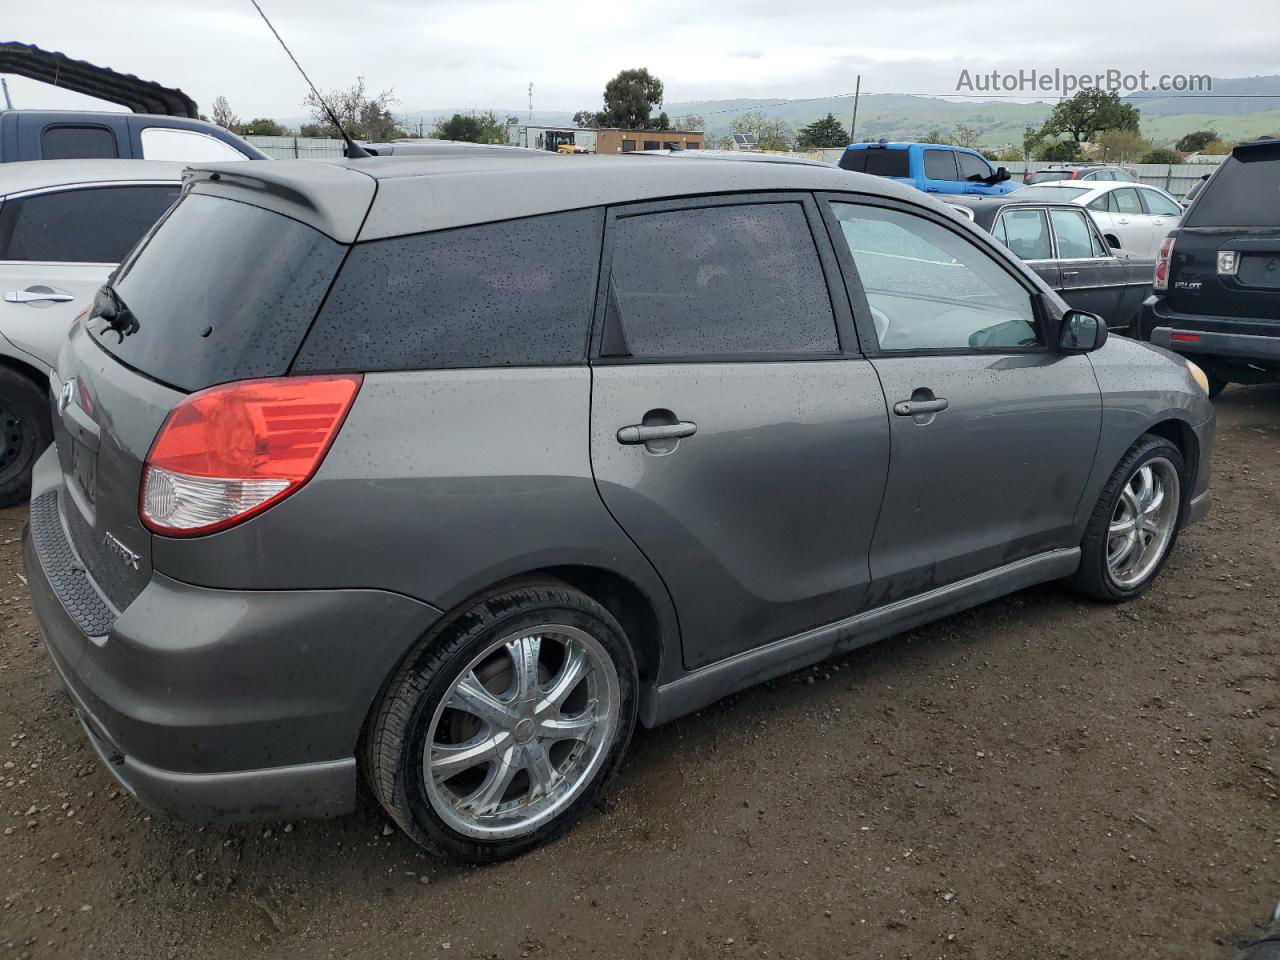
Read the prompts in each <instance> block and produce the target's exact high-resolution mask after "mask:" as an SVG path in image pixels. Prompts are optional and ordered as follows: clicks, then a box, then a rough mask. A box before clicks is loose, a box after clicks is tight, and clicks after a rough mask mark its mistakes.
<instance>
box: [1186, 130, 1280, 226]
mask: <svg viewBox="0 0 1280 960" xmlns="http://www.w3.org/2000/svg"><path fill="white" fill-rule="evenodd" d="M1186 225H1187V226H1189V227H1273V228H1276V227H1280V141H1277V143H1276V145H1275V146H1274V147H1271V146H1266V147H1254V148H1251V149H1247V150H1240V151H1238V152H1237V153H1236V154H1234V155H1232V156H1230V157H1228V158H1227V159H1226V160H1225V161H1223V164H1222V167H1221V169H1219V170H1218V172H1217V173H1215V174H1214V175H1213V178H1212V179H1210V180H1208V181H1206V182H1205V185H1204V187H1203V188H1201V190H1200V195H1199V196H1198V197H1197V199H1196V203H1195V206H1194V207H1192V209H1191V211H1190V213H1189V214H1188V216H1187V220H1186Z"/></svg>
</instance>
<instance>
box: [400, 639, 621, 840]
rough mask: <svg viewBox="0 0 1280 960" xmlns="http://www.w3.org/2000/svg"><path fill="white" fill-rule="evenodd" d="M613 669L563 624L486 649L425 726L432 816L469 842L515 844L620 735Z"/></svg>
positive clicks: (554, 809)
mask: <svg viewBox="0 0 1280 960" xmlns="http://www.w3.org/2000/svg"><path fill="white" fill-rule="evenodd" d="M620 702H621V694H620V688H619V681H618V671H617V669H616V668H615V667H614V664H613V660H612V659H611V658H610V656H609V654H608V652H607V651H606V650H605V648H604V646H603V645H602V644H601V643H600V641H599V640H597V639H596V638H595V637H593V636H591V635H590V634H589V633H586V632H585V631H583V630H580V629H578V628H576V627H571V626H568V625H565V624H543V625H540V626H535V627H526V628H524V629H521V630H520V631H518V632H516V633H512V634H509V635H507V636H505V637H503V638H501V639H500V640H497V641H495V642H494V643H492V644H490V645H489V646H488V647H487V648H485V650H484V651H483V652H481V653H480V655H479V656H477V657H476V658H475V659H473V660H472V661H471V663H469V664H468V665H467V666H466V667H465V668H464V669H463V670H462V671H461V673H459V675H458V677H457V678H456V679H455V680H454V683H453V686H452V688H451V689H450V690H449V692H448V693H447V694H446V695H445V696H444V697H443V698H442V699H441V702H440V705H439V706H438V707H436V711H435V715H434V717H432V720H431V727H430V729H429V730H428V732H427V739H426V742H425V744H424V746H423V751H422V769H423V782H424V785H425V787H426V793H427V797H428V799H429V800H430V802H431V806H432V808H433V809H434V810H435V812H436V814H437V815H438V816H439V817H440V818H441V819H442V820H443V821H444V822H445V823H446V824H447V825H448V826H449V827H451V828H452V829H454V830H456V831H458V832H459V833H462V834H465V835H466V836H469V837H475V838H478V839H488V840H502V839H509V838H512V837H519V836H522V835H524V834H527V833H530V832H532V831H533V830H536V829H537V828H538V827H541V826H543V825H544V824H546V823H548V822H550V821H551V820H552V819H554V818H555V817H556V816H557V815H558V814H559V813H561V812H562V811H564V810H565V809H566V808H567V807H568V806H569V805H570V804H571V803H573V801H574V799H575V798H576V797H577V796H578V795H579V794H581V793H582V791H583V790H584V789H585V788H586V787H587V785H588V784H589V783H591V781H592V778H594V777H595V775H596V773H597V772H598V771H599V769H600V766H601V764H602V763H603V762H604V759H605V757H606V756H607V755H608V753H609V748H610V746H611V745H612V744H613V740H614V737H615V736H616V734H617V730H618V711H619V708H620Z"/></svg>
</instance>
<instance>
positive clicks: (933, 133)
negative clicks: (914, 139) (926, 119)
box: [920, 127, 951, 143]
mask: <svg viewBox="0 0 1280 960" xmlns="http://www.w3.org/2000/svg"><path fill="white" fill-rule="evenodd" d="M920 142H921V143H950V142H951V141H950V140H949V139H948V138H947V135H946V134H945V133H943V132H942V130H940V129H939V128H938V127H934V128H933V129H932V130H928V131H926V132H925V135H924V136H923V137H921V138H920Z"/></svg>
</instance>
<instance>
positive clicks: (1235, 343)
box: [1142, 137, 1280, 396]
mask: <svg viewBox="0 0 1280 960" xmlns="http://www.w3.org/2000/svg"><path fill="white" fill-rule="evenodd" d="M1152 289H1153V291H1154V293H1153V294H1152V295H1151V296H1150V297H1148V298H1147V299H1146V301H1145V302H1144V303H1143V305H1142V333H1143V337H1144V338H1145V339H1148V340H1150V341H1151V342H1152V343H1155V344H1158V345H1159V346H1162V347H1168V348H1169V349H1170V350H1175V351H1177V352H1178V353H1181V354H1185V355H1187V356H1189V357H1192V358H1194V360H1195V362H1196V363H1197V364H1199V365H1200V366H1201V367H1202V368H1203V369H1204V372H1205V373H1206V374H1207V375H1208V377H1209V387H1210V392H1209V395H1210V396H1217V394H1219V393H1221V392H1222V390H1223V388H1224V387H1226V385H1227V384H1228V383H1268V382H1272V381H1276V380H1280V140H1277V139H1274V138H1271V137H1265V138H1263V139H1261V140H1255V141H1252V142H1250V143H1241V144H1239V145H1237V146H1236V147H1235V149H1233V150H1232V151H1231V156H1230V157H1228V158H1227V160H1226V161H1225V162H1224V163H1223V164H1222V166H1221V167H1220V168H1219V169H1218V171H1217V172H1216V173H1215V174H1214V175H1213V177H1212V178H1210V179H1209V180H1208V181H1206V182H1205V185H1204V188H1203V189H1201V190H1200V192H1199V193H1198V194H1197V195H1196V198H1195V201H1194V202H1193V203H1192V204H1191V208H1190V209H1189V210H1188V211H1187V212H1186V215H1185V216H1184V217H1183V218H1182V222H1181V224H1179V226H1178V227H1177V228H1176V229H1174V230H1173V231H1172V232H1171V233H1170V234H1169V236H1168V237H1167V238H1166V239H1165V241H1164V242H1163V243H1162V244H1161V245H1160V253H1159V257H1158V259H1157V260H1156V273H1155V282H1154V283H1153V285H1152Z"/></svg>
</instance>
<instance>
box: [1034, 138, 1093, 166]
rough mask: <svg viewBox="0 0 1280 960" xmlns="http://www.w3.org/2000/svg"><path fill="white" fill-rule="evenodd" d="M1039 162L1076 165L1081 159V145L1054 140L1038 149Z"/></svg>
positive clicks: (1070, 141)
mask: <svg viewBox="0 0 1280 960" xmlns="http://www.w3.org/2000/svg"><path fill="white" fill-rule="evenodd" d="M1035 156H1036V159H1037V160H1048V161H1050V162H1051V163H1074V162H1076V161H1077V160H1079V159H1081V156H1082V155H1081V153H1080V144H1078V143H1076V142H1075V141H1074V140H1053V141H1051V142H1049V143H1042V144H1041V145H1040V146H1039V147H1037V148H1036V154H1035Z"/></svg>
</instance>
